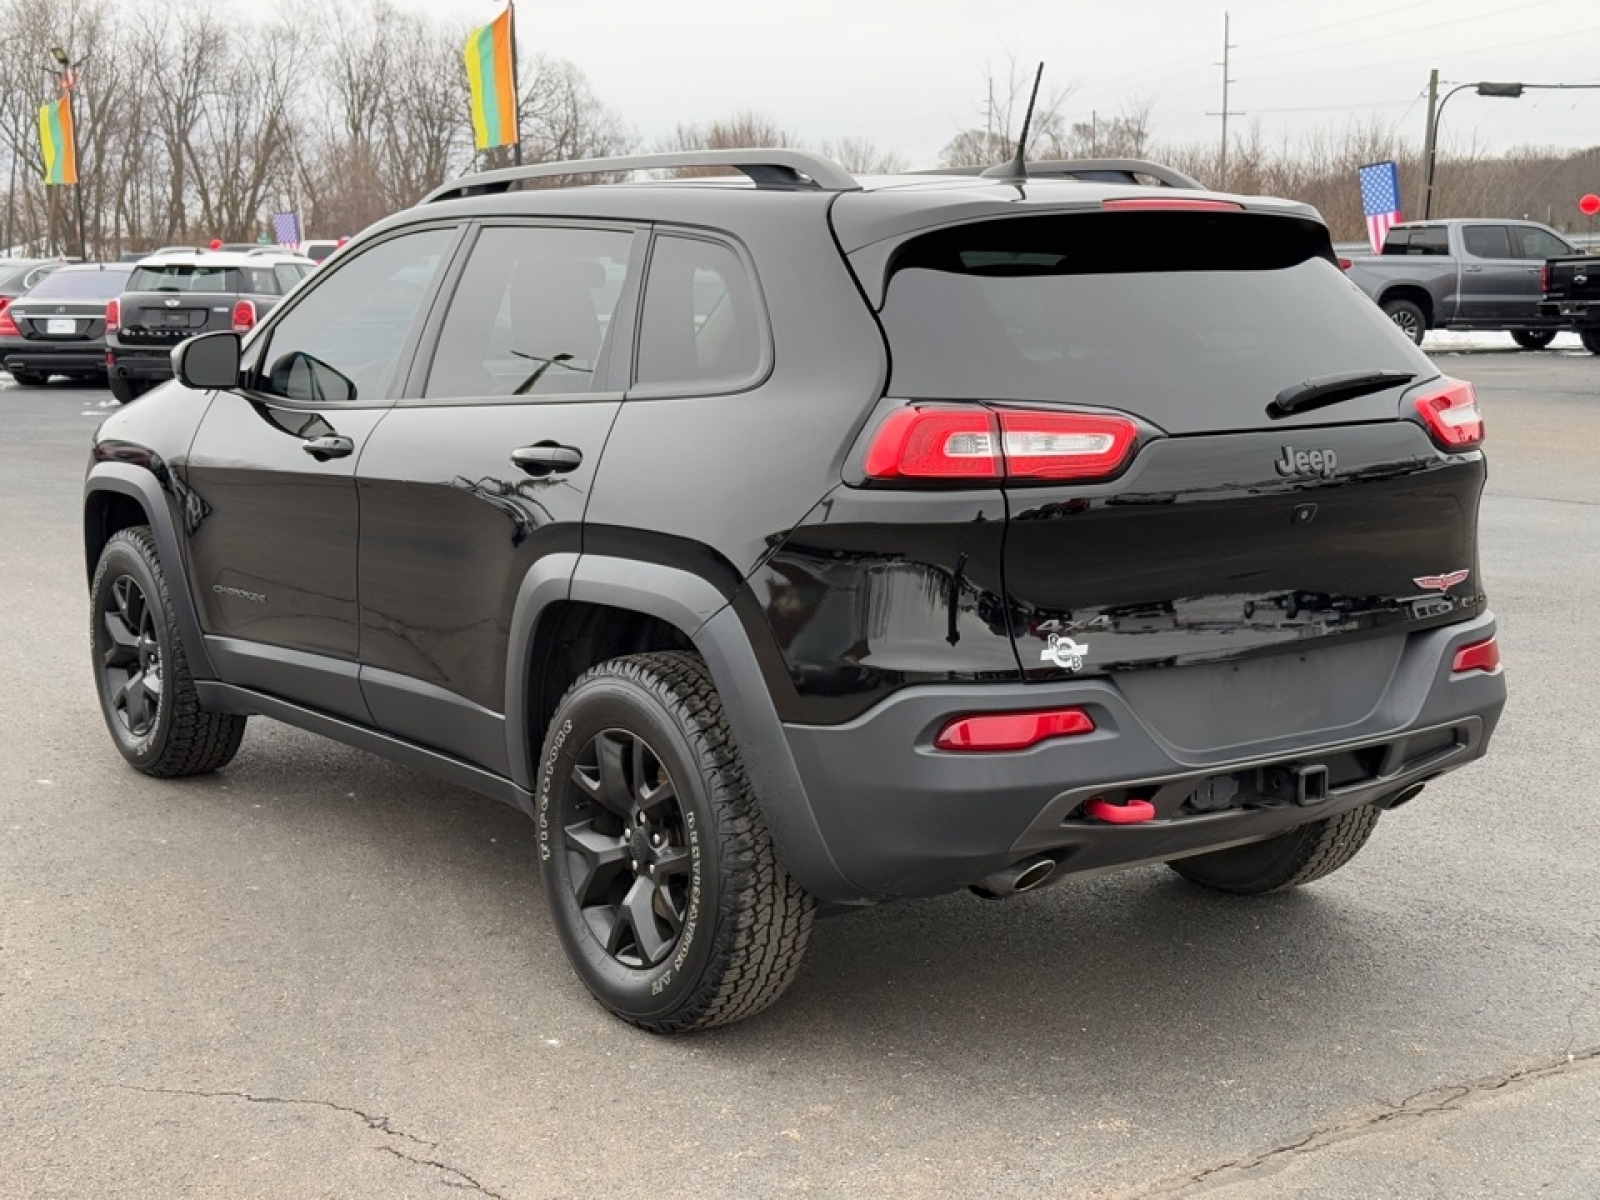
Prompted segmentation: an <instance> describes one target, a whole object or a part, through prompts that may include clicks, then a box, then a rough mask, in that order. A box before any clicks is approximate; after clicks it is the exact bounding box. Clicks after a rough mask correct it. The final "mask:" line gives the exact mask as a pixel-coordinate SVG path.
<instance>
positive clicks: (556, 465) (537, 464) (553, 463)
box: [511, 442, 583, 477]
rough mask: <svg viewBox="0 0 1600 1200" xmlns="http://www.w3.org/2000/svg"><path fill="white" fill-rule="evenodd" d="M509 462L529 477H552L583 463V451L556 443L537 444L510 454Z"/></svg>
mask: <svg viewBox="0 0 1600 1200" xmlns="http://www.w3.org/2000/svg"><path fill="white" fill-rule="evenodd" d="M511 462H512V464H513V465H514V466H517V467H520V468H521V469H522V470H524V471H526V472H527V473H528V474H529V475H532V476H535V477H538V476H540V475H552V474H555V473H556V472H559V471H570V470H572V469H573V468H574V467H576V466H578V465H579V464H580V463H582V462H583V451H581V450H579V449H578V448H577V447H576V446H563V445H561V444H560V443H558V442H538V443H536V444H535V445H532V446H524V447H522V449H520V450H513V451H512V452H511Z"/></svg>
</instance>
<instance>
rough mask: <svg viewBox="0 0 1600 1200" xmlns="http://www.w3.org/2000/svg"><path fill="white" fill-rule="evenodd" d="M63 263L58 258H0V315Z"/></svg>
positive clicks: (63, 261) (63, 260)
mask: <svg viewBox="0 0 1600 1200" xmlns="http://www.w3.org/2000/svg"><path fill="white" fill-rule="evenodd" d="M65 261H66V260H65V259H60V258H0V313H3V312H5V310H6V309H7V308H8V307H9V306H10V304H11V302H12V301H13V300H15V299H16V298H17V297H18V296H20V295H22V293H23V292H25V291H27V290H28V289H29V288H31V287H32V286H33V285H34V284H36V283H38V282H39V281H40V280H41V279H43V278H44V277H45V276H46V275H48V274H50V272H51V271H54V270H55V269H56V268H57V267H59V266H62V265H63V264H64V263H65Z"/></svg>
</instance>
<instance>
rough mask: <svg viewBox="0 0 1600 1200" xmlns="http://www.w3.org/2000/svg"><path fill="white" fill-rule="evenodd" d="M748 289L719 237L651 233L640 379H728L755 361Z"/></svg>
mask: <svg viewBox="0 0 1600 1200" xmlns="http://www.w3.org/2000/svg"><path fill="white" fill-rule="evenodd" d="M761 337H762V333H761V324H760V322H759V321H758V319H757V309H756V295H755V289H754V288H753V287H752V286H751V283H750V276H749V274H748V273H747V272H746V271H745V267H744V264H743V263H742V262H741V261H740V259H739V256H738V255H737V254H735V253H734V252H733V250H732V249H730V248H729V247H728V246H726V245H724V244H722V243H720V242H711V241H704V240H702V239H700V238H690V237H678V236H663V237H658V238H657V239H656V242H655V248H654V250H653V251H652V252H651V255H650V274H649V276H648V277H647V278H646V280H645V290H644V321H643V325H642V327H641V329H640V332H639V366H638V370H637V371H636V372H635V378H636V382H638V383H640V384H683V385H685V386H686V387H694V388H704V387H706V386H707V385H732V384H738V383H743V382H747V381H748V380H750V379H751V377H752V376H753V375H754V374H755V373H756V370H757V368H758V367H759V366H760V364H761Z"/></svg>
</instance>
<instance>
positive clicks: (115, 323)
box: [106, 300, 122, 333]
mask: <svg viewBox="0 0 1600 1200" xmlns="http://www.w3.org/2000/svg"><path fill="white" fill-rule="evenodd" d="M121 328H122V301H120V300H107V301H106V332H107V333H115V332H116V331H117V330H119V329H121Z"/></svg>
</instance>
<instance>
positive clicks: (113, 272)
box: [27, 267, 128, 300]
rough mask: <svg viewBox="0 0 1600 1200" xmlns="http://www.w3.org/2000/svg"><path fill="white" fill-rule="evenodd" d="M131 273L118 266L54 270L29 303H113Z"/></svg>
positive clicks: (33, 291) (44, 279)
mask: <svg viewBox="0 0 1600 1200" xmlns="http://www.w3.org/2000/svg"><path fill="white" fill-rule="evenodd" d="M127 282H128V272H127V269H126V268H124V269H122V270H118V269H116V268H115V267H110V268H107V269H106V270H104V271H74V270H71V269H70V268H68V269H63V270H60V271H52V272H51V273H50V274H49V275H46V276H45V277H44V278H43V279H41V280H40V281H39V282H38V283H37V284H35V285H34V288H33V290H32V291H31V292H29V293H28V295H27V299H29V300H110V299H111V298H112V297H114V296H120V295H121V294H122V290H123V287H124V286H125V285H126V284H127Z"/></svg>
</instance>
